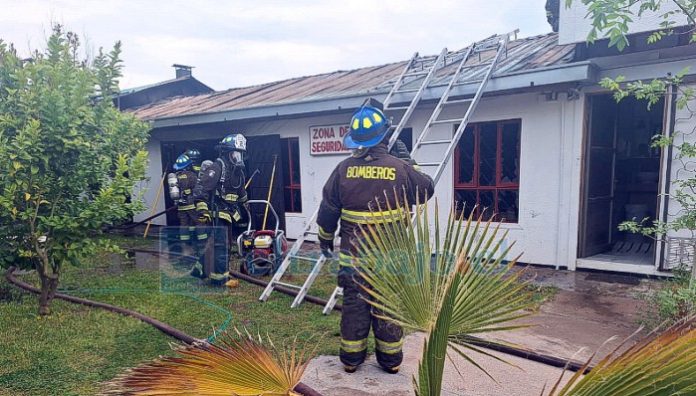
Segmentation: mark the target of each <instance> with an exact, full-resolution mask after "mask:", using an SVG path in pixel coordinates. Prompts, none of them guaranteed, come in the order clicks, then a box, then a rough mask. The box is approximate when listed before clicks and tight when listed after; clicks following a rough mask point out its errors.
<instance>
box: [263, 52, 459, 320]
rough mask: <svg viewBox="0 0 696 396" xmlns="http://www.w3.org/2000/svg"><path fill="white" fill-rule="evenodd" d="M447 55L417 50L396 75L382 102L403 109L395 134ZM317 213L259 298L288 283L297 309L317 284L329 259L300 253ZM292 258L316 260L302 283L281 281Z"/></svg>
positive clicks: (387, 109) (314, 232) (313, 229)
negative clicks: (401, 98)
mask: <svg viewBox="0 0 696 396" xmlns="http://www.w3.org/2000/svg"><path fill="white" fill-rule="evenodd" d="M447 57H448V53H447V49H446V48H445V49H443V50H442V52H440V54H439V55H436V56H425V57H420V56H419V55H418V53H417V52H416V53H415V54H414V55H413V57H412V58H411V59H410V60H409V61H408V63H407V64H406V66H405V67H404V69H403V70H402V71H401V74H399V76H398V77H397V79H396V81H395V82H394V85H393V86H392V88H391V90H390V91H389V93H388V94H387V97H386V98H385V100H384V102H383V105H384V110H385V113H386V112H391V111H404V113H403V114H402V116H401V119H400V121H399V122H398V123H396V125H392V127H391V129H392V130H393V135H394V136H398V135H399V134H400V133H401V131H402V130H403V128H404V126H405V125H406V124H407V123H408V121H409V119H410V117H411V115H412V114H413V111H414V110H415V109H416V107H417V106H418V103H419V102H420V99H421V97H422V96H423V92H424V91H425V89H426V88H427V87H428V84H430V81H431V79H432V78H433V76H434V75H435V71H437V70H438V69H439V67H440V65H442V64H444V63H445V62H446V60H447V59H446V58H447ZM421 78H422V79H423V81H422V83H421V84H420V87H419V88H417V89H416V88H409V89H406V88H404V87H405V86H406V85H408V84H409V83H411V82H414V81H417V80H419V79H421ZM413 92H415V95H414V97H413V98H412V99H411V101H410V103H409V104H408V106H402V107H394V106H390V105H391V104H392V100H393V99H394V97H395V95H397V94H406V93H413ZM318 214H319V208H317V209H316V210H315V211H314V214H313V215H312V217H311V218H310V219H309V220H308V221H307V225H306V226H305V229H304V230H303V232H302V235H301V236H300V237H299V238H298V239H297V240H296V241H295V243H294V244H293V245H292V248H290V250H289V251H288V253H287V254H286V255H285V258H284V259H283V262H282V263H281V265H280V267H278V270H277V271H276V273H275V274H274V275H273V277H272V278H271V280H270V282H268V285H267V286H266V288H265V289H264V291H263V293H261V296H260V297H259V300H260V301H266V300H267V299H268V297H270V295H271V293H273V289H274V288H275V287H276V286H285V287H288V288H291V289H295V290H298V293H297V296H296V297H295V300H294V301H293V302H292V305H291V308H296V307H297V306H299V305H300V304H301V303H302V300H304V298H305V296H306V295H307V292H308V291H309V288H310V287H311V286H312V283H314V280H315V279H316V277H317V276H318V275H319V273H320V272H321V269H322V267H323V266H324V263H325V262H326V257H325V256H324V255H323V254H320V255H319V257H317V258H314V257H306V256H302V255H301V254H300V253H301V252H300V250H301V248H302V245H304V244H305V242H306V241H307V239H308V238H309V237H310V236H311V235H318V229H317V225H316V220H317V215H318ZM293 260H297V261H306V262H311V263H313V265H312V270H311V271H310V273H309V275H308V276H307V278H306V279H305V281H304V284H302V286H298V285H294V284H290V283H287V282H282V281H281V279H282V277H283V275H284V274H285V272H286V271H287V270H288V267H289V266H290V265H291V264H292V262H293Z"/></svg>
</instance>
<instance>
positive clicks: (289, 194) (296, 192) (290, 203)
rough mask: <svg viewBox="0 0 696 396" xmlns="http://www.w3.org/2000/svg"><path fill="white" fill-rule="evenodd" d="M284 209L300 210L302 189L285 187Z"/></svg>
mask: <svg viewBox="0 0 696 396" xmlns="http://www.w3.org/2000/svg"><path fill="white" fill-rule="evenodd" d="M285 211H286V212H289V213H300V212H302V191H301V190H300V189H299V188H285Z"/></svg>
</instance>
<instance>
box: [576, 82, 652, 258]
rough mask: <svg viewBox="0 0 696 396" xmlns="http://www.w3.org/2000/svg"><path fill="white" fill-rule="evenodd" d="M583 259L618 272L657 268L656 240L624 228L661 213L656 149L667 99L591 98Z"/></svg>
mask: <svg viewBox="0 0 696 396" xmlns="http://www.w3.org/2000/svg"><path fill="white" fill-rule="evenodd" d="M588 108H589V122H588V131H587V134H586V140H585V148H584V150H585V155H584V180H583V190H582V191H583V192H582V197H581V198H582V212H581V218H580V221H581V223H580V224H581V227H580V235H579V245H578V258H581V259H585V261H588V260H592V261H595V262H597V263H603V265H601V266H595V268H601V269H606V270H619V268H617V267H620V266H622V265H626V264H630V265H645V266H653V265H654V260H655V244H654V242H653V241H652V239H650V238H648V237H644V236H642V235H639V234H633V233H630V232H626V231H620V230H619V224H621V223H622V222H624V221H627V220H632V219H635V220H637V221H642V220H643V219H647V221H651V220H652V219H655V218H656V216H657V214H658V194H659V182H660V156H661V150H660V149H658V148H653V147H652V146H651V141H652V137H653V136H654V135H656V134H658V133H660V132H661V131H662V129H663V118H664V104H663V103H662V101H661V102H660V103H657V104H655V105H653V106H651V108H650V109H648V106H647V103H646V102H644V101H639V100H636V99H633V98H626V99H624V100H622V101H621V102H620V103H616V101H615V100H614V98H613V97H612V95H609V94H602V95H593V96H591V97H590V98H589V102H588Z"/></svg>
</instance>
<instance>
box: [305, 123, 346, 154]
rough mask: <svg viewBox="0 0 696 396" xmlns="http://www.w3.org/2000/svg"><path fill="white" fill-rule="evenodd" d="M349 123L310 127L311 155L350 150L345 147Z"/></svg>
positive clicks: (342, 152) (343, 152)
mask: <svg viewBox="0 0 696 396" xmlns="http://www.w3.org/2000/svg"><path fill="white" fill-rule="evenodd" d="M349 131H350V128H349V126H348V125H343V124H339V125H319V126H313V127H309V141H310V144H311V146H310V149H309V153H310V154H311V155H335V154H347V153H349V152H350V150H348V149H346V148H345V147H343V137H344V136H346V135H347V134H348V132H349Z"/></svg>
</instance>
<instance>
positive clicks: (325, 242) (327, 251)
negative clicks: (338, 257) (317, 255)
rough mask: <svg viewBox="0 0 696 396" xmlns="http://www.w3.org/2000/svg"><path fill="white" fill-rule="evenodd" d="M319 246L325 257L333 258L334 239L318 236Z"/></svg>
mask: <svg viewBox="0 0 696 396" xmlns="http://www.w3.org/2000/svg"><path fill="white" fill-rule="evenodd" d="M319 248H320V249H321V253H322V254H323V255H324V256H325V257H326V258H333V250H334V240H333V239H324V238H319Z"/></svg>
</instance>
